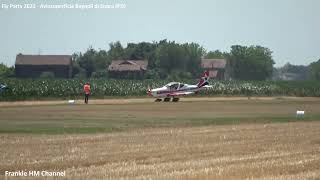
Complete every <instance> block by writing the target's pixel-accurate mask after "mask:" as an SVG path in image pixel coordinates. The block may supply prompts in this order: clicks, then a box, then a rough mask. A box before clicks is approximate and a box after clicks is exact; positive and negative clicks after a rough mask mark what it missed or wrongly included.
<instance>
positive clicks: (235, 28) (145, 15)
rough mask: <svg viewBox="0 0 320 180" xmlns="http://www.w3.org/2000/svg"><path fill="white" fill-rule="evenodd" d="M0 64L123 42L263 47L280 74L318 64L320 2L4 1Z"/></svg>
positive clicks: (0, 16)
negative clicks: (51, 6)
mask: <svg viewBox="0 0 320 180" xmlns="http://www.w3.org/2000/svg"><path fill="white" fill-rule="evenodd" d="M0 2H1V3H0V5H1V6H0V22H2V28H1V29H0V37H1V46H0V63H5V64H7V65H13V64H14V62H15V56H16V55H17V54H18V53H22V54H72V53H75V52H85V51H86V49H88V47H89V46H92V47H93V48H95V49H105V50H107V49H108V48H109V47H108V44H109V43H111V42H115V41H120V42H121V43H122V45H123V46H126V44H127V43H130V42H134V43H137V42H142V41H147V42H152V41H159V40H162V39H168V40H170V41H176V42H179V43H184V42H195V43H199V44H200V45H202V46H203V47H204V48H205V49H206V50H207V51H212V50H217V49H218V50H221V51H229V50H230V46H231V45H236V44H239V45H246V46H249V45H261V46H264V47H268V48H269V49H271V50H272V51H273V59H274V60H275V62H276V64H275V66H276V67H279V66H282V65H284V64H285V63H287V62H290V63H291V64H296V65H308V64H309V63H311V62H313V61H317V60H318V59H319V58H320V53H319V47H318V46H319V43H320V35H319V32H320V24H319V23H318V19H319V17H320V12H319V10H318V9H319V7H320V1H318V0H306V1H302V0H279V1H275V0H269V1H267V0H241V1H236V0H224V1H222V0H212V1H210V0H208V1H205V0H202V1H197V2H195V1H194V2H190V1H189V2H186V1H182V0H177V1H174V2H172V1H169V0H162V1H153V2H151V1H148V0H137V1H129V0H123V1H120V0H113V1H108V2H105V1H102V0H100V1H99V0H96V1H88V0H72V1H67V0H59V1H52V0H51V1H50V0H47V1H40V0H24V1H21V0H1V1H0ZM24 3H36V4H41V3H42V4H65V3H67V4H90V3H95V4H117V3H119V4H124V5H125V8H115V9H87V10H80V9H40V8H36V9H5V8H3V6H2V4H13V5H17V4H24Z"/></svg>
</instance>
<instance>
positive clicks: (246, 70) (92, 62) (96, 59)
mask: <svg viewBox="0 0 320 180" xmlns="http://www.w3.org/2000/svg"><path fill="white" fill-rule="evenodd" d="M202 58H207V59H211V58H224V59H226V60H227V62H228V66H229V68H230V72H229V73H230V76H231V78H232V79H235V80H266V79H274V78H273V77H274V75H275V74H277V73H283V72H287V71H294V72H300V73H301V71H302V72H304V73H307V74H305V75H303V76H305V77H304V79H314V80H320V59H319V60H318V61H317V62H313V63H311V64H310V65H309V66H307V71H306V70H305V69H303V67H299V66H297V67H291V66H290V67H289V68H288V67H284V69H279V68H274V67H273V65H274V60H273V58H272V51H271V50H270V49H269V48H267V47H262V46H241V45H233V46H231V48H230V51H229V52H222V51H220V50H214V51H207V50H206V49H205V48H203V47H202V46H201V45H199V44H197V43H177V42H175V41H168V40H166V39H164V40H161V41H158V42H157V41H153V42H139V43H128V44H127V46H126V47H124V46H123V45H122V44H121V43H120V42H119V41H117V42H112V43H110V44H109V48H108V50H104V49H98V50H97V49H94V48H92V47H89V48H88V49H87V51H86V52H84V53H82V52H78V53H74V54H73V55H72V59H73V77H74V78H108V73H107V67H108V66H109V65H110V64H111V62H112V60H148V70H147V73H146V74H145V79H166V78H168V79H181V78H184V79H190V78H198V76H199V75H200V74H201V73H202V71H203V69H201V59H202ZM292 66H293V65H292ZM286 68H287V69H286ZM297 69H298V70H297ZM0 77H14V67H7V66H5V65H4V64H0Z"/></svg>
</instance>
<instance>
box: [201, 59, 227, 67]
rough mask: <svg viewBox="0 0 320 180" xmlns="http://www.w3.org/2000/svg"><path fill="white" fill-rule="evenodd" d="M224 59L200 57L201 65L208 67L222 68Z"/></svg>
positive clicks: (224, 64) (224, 65)
mask: <svg viewBox="0 0 320 180" xmlns="http://www.w3.org/2000/svg"><path fill="white" fill-rule="evenodd" d="M226 64H227V60H226V59H201V67H202V68H208V69H210V68H211V69H224V68H225V67H226Z"/></svg>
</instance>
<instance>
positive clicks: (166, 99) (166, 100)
mask: <svg viewBox="0 0 320 180" xmlns="http://www.w3.org/2000/svg"><path fill="white" fill-rule="evenodd" d="M170 100H171V98H168V97H167V98H164V100H163V101H164V102H169V101H170Z"/></svg>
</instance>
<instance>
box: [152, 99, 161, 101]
mask: <svg viewBox="0 0 320 180" xmlns="http://www.w3.org/2000/svg"><path fill="white" fill-rule="evenodd" d="M161 101H162V99H156V100H154V102H161Z"/></svg>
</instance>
